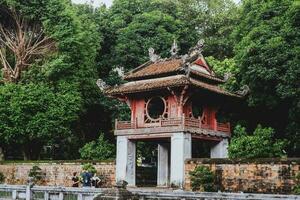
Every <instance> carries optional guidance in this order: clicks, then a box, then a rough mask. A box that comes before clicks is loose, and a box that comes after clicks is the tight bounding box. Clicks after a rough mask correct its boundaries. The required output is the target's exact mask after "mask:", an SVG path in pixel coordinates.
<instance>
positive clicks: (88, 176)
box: [81, 170, 92, 187]
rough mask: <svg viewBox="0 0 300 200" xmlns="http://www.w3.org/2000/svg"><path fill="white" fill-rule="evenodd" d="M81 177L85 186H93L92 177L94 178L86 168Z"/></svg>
mask: <svg viewBox="0 0 300 200" xmlns="http://www.w3.org/2000/svg"><path fill="white" fill-rule="evenodd" d="M81 178H82V185H83V187H91V178H92V174H91V173H89V172H88V171H86V170H84V171H83V173H82V174H81Z"/></svg>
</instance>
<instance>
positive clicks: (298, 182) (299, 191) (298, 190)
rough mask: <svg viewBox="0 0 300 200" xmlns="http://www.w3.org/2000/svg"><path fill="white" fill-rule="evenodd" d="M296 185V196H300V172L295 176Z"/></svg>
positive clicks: (294, 190)
mask: <svg viewBox="0 0 300 200" xmlns="http://www.w3.org/2000/svg"><path fill="white" fill-rule="evenodd" d="M295 183H296V185H295V186H294V188H293V193H294V194H300V172H299V173H298V174H297V175H296V176H295Z"/></svg>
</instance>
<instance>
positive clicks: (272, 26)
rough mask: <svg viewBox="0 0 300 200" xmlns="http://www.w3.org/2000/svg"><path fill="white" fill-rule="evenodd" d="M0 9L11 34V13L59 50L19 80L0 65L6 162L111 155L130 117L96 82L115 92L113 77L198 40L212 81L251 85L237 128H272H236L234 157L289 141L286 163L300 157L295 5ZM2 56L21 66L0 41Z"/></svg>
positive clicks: (228, 1)
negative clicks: (117, 131) (116, 126)
mask: <svg viewBox="0 0 300 200" xmlns="http://www.w3.org/2000/svg"><path fill="white" fill-rule="evenodd" d="M0 11H1V12H0V23H1V26H3V27H4V28H6V29H7V30H14V28H15V27H14V26H13V23H10V22H11V21H12V19H11V16H10V15H9V14H8V13H9V12H8V11H16V14H17V15H18V16H19V17H21V18H22V19H26V21H27V22H28V26H29V30H33V29H32V28H33V27H38V31H42V33H43V37H46V38H49V40H50V41H51V42H52V43H53V44H55V47H53V49H51V51H47V53H44V54H43V55H42V56H41V55H39V56H33V57H30V59H26V62H27V63H21V64H22V65H21V66H23V67H24V66H26V67H24V68H22V71H21V73H20V76H18V79H17V81H10V82H9V81H7V74H5V69H4V68H5V66H3V62H1V63H2V64H0V68H1V69H2V71H3V72H2V75H1V76H0V121H1V123H0V154H1V152H2V150H3V152H4V154H5V158H6V159H20V158H23V159H39V158H41V159H45V158H51V159H73V158H79V157H80V156H81V157H82V158H85V159H107V158H112V157H114V152H115V151H114V147H113V143H114V138H113V134H112V131H113V120H114V118H119V119H121V120H127V119H129V118H130V113H129V108H128V106H127V105H125V104H123V103H120V102H118V101H117V100H112V99H109V98H107V97H105V96H104V95H103V94H102V93H101V92H100V90H99V89H98V88H97V86H96V84H95V83H96V80H97V79H98V78H102V79H103V80H105V81H106V83H107V84H109V85H115V84H118V83H120V82H122V80H121V78H120V76H119V74H118V73H117V72H116V71H115V69H116V68H122V67H123V68H124V70H125V71H128V70H130V69H132V68H134V67H137V66H138V65H140V64H142V63H143V62H145V61H147V60H148V48H150V47H153V48H154V49H155V51H156V53H157V54H160V55H161V56H162V57H167V56H169V55H170V52H169V49H170V46H171V44H172V42H173V41H174V40H176V41H177V42H178V46H179V48H180V52H179V53H180V54H185V53H186V52H187V51H188V49H189V48H190V47H191V46H193V45H194V44H195V43H196V42H197V41H198V40H199V39H204V41H205V47H204V52H203V54H204V56H206V58H207V61H208V63H209V64H210V65H211V66H212V67H213V69H214V71H215V72H216V73H217V75H219V76H227V77H228V78H229V80H228V83H227V84H226V85H225V87H226V88H227V89H229V90H232V91H236V90H237V89H239V88H240V87H241V86H242V85H245V84H247V85H248V86H249V87H250V90H251V93H250V95H249V96H248V98H247V99H246V101H245V102H246V103H247V105H243V106H244V107H243V109H239V108H232V109H231V111H234V110H243V112H237V114H236V115H234V117H232V119H231V121H232V122H233V124H236V123H238V122H241V123H242V124H243V125H244V126H245V127H247V129H248V130H250V131H251V132H252V131H253V130H254V129H255V128H256V127H257V124H259V123H260V124H262V125H263V126H264V127H272V128H273V129H264V128H260V127H258V128H257V129H256V130H255V131H254V134H252V135H248V134H247V135H246V133H245V134H242V133H243V131H242V129H241V128H240V130H239V131H236V132H235V133H234V134H237V135H235V136H234V138H233V144H235V145H231V149H232V150H231V151H232V152H236V151H237V150H234V149H235V148H236V147H234V146H241V147H244V146H245V147H246V146H247V144H246V140H248V139H250V141H251V142H250V143H253V145H257V144H256V141H257V140H258V139H262V138H263V139H264V140H266V141H267V142H268V144H270V145H271V147H269V148H271V149H268V150H267V151H266V152H267V153H264V154H261V152H262V151H263V150H262V149H260V150H259V151H260V152H259V153H258V152H257V151H258V150H256V149H244V150H245V151H248V152H249V151H250V150H251V153H249V155H251V157H255V156H259V157H261V156H267V157H269V156H281V155H282V151H281V150H282V143H281V142H279V143H277V142H275V143H274V141H275V139H287V142H288V145H287V146H286V147H287V148H286V150H287V153H288V155H289V156H290V155H291V156H299V155H300V121H299V119H300V104H299V102H300V92H299V91H300V90H299V88H300V87H299V85H300V82H299V81H300V78H299V77H300V66H299V63H300V61H299V53H300V47H299V44H300V41H299V40H300V39H299V38H300V37H299V34H300V30H299V21H300V15H299V13H300V12H299V11H300V4H299V3H297V1H293V0H279V1H275V0H273V1H259V0H244V1H241V3H240V4H236V3H234V1H232V0H215V1H210V0H180V1H177V0H176V1H166V0H148V1H144V0H115V1H114V2H113V5H112V6H111V7H109V8H107V7H105V6H101V7H99V8H92V7H91V6H89V5H75V4H72V3H71V1H69V0H47V1H42V0H31V1H23V0H0ZM8 22H9V23H8ZM34 30H35V29H34ZM30 33H32V32H28V33H26V34H29V35H30ZM27 36H28V35H27ZM34 36H36V34H34ZM3 37H4V36H3V34H1V33H0V38H1V39H3ZM36 40H38V39H36ZM31 42H33V41H31ZM29 43H30V40H29ZM29 46H30V45H29ZM0 51H1V52H3V53H2V54H3V55H5V57H6V60H7V62H8V63H9V65H10V66H17V65H16V64H17V63H16V62H17V59H16V58H17V55H16V53H14V51H11V50H9V48H8V47H7V45H4V44H3V43H1V42H0ZM236 107H239V106H236ZM262 111H263V112H262ZM238 132H241V133H238ZM244 132H245V131H244ZM99 133H104V134H99ZM99 136H100V137H99ZM248 137H249V138H248ZM86 143H87V144H86ZM85 144H86V145H85ZM244 144H245V145H244ZM84 145H85V146H84ZM274 145H275V146H274ZM276 145H277V146H276ZM83 146H84V147H83ZM140 146H144V145H140ZM140 146H139V148H140ZM146 146H147V145H146ZM142 148H143V147H142ZM261 148H262V147H261ZM79 149H81V150H80V152H79ZM241 149H243V148H241ZM275 149H277V150H275ZM148 150H150V149H148ZM148 150H147V151H146V150H145V151H144V152H149V151H148ZM245 151H243V152H245ZM252 151H253V152H252ZM270 152H271V153H270ZM45 155H46V156H45ZM238 156H242V157H244V155H238ZM1 157H2V155H0V158H1Z"/></svg>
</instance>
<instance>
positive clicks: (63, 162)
mask: <svg viewBox="0 0 300 200" xmlns="http://www.w3.org/2000/svg"><path fill="white" fill-rule="evenodd" d="M86 163H92V164H93V165H104V164H105V165H115V160H36V161H35V160H34V161H32V160H29V161H24V160H5V161H0V165H78V164H86Z"/></svg>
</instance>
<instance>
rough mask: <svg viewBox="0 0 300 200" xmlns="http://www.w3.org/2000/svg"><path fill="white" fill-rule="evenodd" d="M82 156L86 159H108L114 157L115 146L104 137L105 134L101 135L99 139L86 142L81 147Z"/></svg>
mask: <svg viewBox="0 0 300 200" xmlns="http://www.w3.org/2000/svg"><path fill="white" fill-rule="evenodd" d="M79 152H80V156H81V158H82V159H86V160H107V159H110V158H114V156H115V152H116V150H115V146H114V145H113V144H110V143H109V142H108V141H106V140H105V139H104V136H103V134H101V135H100V137H99V138H98V140H97V141H92V142H89V143H87V144H85V145H84V146H83V147H82V148H81V149H79Z"/></svg>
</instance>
